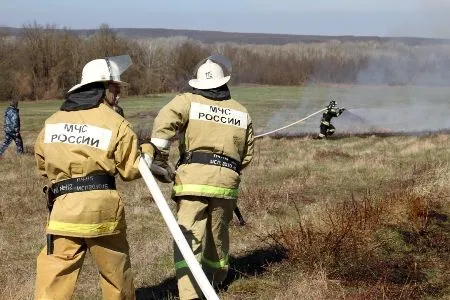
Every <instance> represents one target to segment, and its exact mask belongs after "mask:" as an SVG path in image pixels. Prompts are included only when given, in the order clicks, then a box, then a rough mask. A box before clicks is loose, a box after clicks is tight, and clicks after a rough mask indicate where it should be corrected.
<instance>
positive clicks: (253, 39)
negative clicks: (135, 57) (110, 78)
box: [0, 27, 450, 46]
mask: <svg viewBox="0 0 450 300" xmlns="http://www.w3.org/2000/svg"><path fill="white" fill-rule="evenodd" d="M111 29H112V30H113V31H115V32H116V33H117V34H118V35H119V36H124V37H130V38H137V39H147V38H162V37H174V36H185V37H188V38H191V39H193V40H198V41H201V42H203V43H207V44H212V43H218V42H230V43H238V44H271V45H284V44H289V43H321V42H326V41H329V40H339V41H342V42H345V41H352V42H355V41H366V42H367V41H377V42H400V43H404V44H406V45H409V46H417V45H436V44H450V39H436V38H420V37H378V36H353V35H342V36H321V35H294V34H269V33H240V32H222V31H208V30H183V29H164V28H111ZM61 30H63V29H61ZM69 30H70V31H72V32H74V33H75V34H77V35H79V36H90V35H92V34H94V33H95V32H96V31H97V29H69ZM21 34H22V29H21V28H16V27H0V36H20V35H21Z"/></svg>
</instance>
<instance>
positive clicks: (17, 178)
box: [0, 131, 450, 300]
mask: <svg viewBox="0 0 450 300" xmlns="http://www.w3.org/2000/svg"><path fill="white" fill-rule="evenodd" d="M36 134H37V132H35V131H30V132H28V133H27V138H26V139H25V142H26V147H27V148H28V149H32V143H33V138H34V137H35V136H36ZM449 147H450V135H448V134H446V133H444V134H436V135H427V136H420V137H415V136H397V137H383V138H381V137H375V136H372V137H365V138H363V137H351V136H350V137H345V138H339V139H335V140H327V141H317V140H312V139H311V138H308V137H305V138H298V139H270V138H264V139H261V140H258V141H257V143H256V153H255V158H254V162H253V163H252V164H251V166H250V167H249V169H248V170H245V172H244V175H243V182H242V189H241V194H240V198H239V201H238V205H239V207H240V208H241V210H242V213H243V214H244V217H245V218H246V220H247V222H248V225H247V226H245V227H239V226H237V225H233V226H232V228H231V239H232V252H231V263H232V270H231V272H230V276H229V278H228V279H227V282H226V283H225V284H224V286H223V287H222V289H221V290H220V297H221V298H222V299H280V300H281V299H283V300H284V299H355V300H356V299H358V300H359V299H448V298H449V297H450V287H449V284H448V282H450V273H449V271H448V270H449V269H450V259H449V258H450V254H449V253H450V249H449V248H450V247H449V245H450V236H449V233H450V225H449V220H448V216H449V213H450V212H449V210H450V208H449V207H450V206H449V200H450V198H449V195H450V186H449V185H448V179H449V178H450V165H449V162H450V152H449V151H448V149H449ZM14 150H15V149H14V146H12V147H10V149H8V151H7V152H6V154H5V156H4V157H3V158H2V159H1V160H0V185H1V193H0V221H1V224H2V226H1V227H0V268H1V274H0V286H1V287H2V290H1V291H0V299H13V300H15V299H31V298H32V294H33V285H34V277H35V259H36V257H37V254H38V252H39V251H40V249H41V247H42V246H43V245H44V242H45V237H44V226H45V219H46V206H45V199H44V197H43V194H42V191H41V187H42V186H43V185H44V184H45V181H43V180H41V179H39V177H38V176H37V174H36V173H35V171H34V170H35V163H34V159H33V157H32V155H30V154H27V155H24V156H20V157H19V156H16V154H15V153H14ZM175 154H176V153H173V155H172V159H175ZM118 189H119V192H120V193H121V195H122V196H123V198H124V199H125V202H126V213H127V223H128V239H129V242H130V245H131V260H132V267H133V270H134V273H135V275H136V276H135V279H136V280H135V282H136V287H137V294H138V298H140V299H176V296H177V291H176V284H175V279H174V268H173V264H172V241H171V239H170V238H169V233H168V230H167V229H166V226H165V224H164V222H163V220H162V218H161V216H160V214H159V212H158V210H157V208H156V206H155V205H154V203H153V202H152V199H151V198H150V197H149V194H148V191H147V190H146V188H145V185H144V183H143V182H142V180H137V181H134V182H131V183H123V182H119V183H118ZM163 192H164V194H165V195H166V196H168V195H169V186H168V185H163ZM171 205H173V203H171ZM74 299H101V292H100V288H99V286H98V275H97V271H96V268H95V266H94V265H93V263H92V261H91V260H90V257H89V255H88V256H87V259H86V262H85V265H84V267H83V270H82V272H81V276H80V279H79V282H78V286H77V289H76V292H75V295H74Z"/></svg>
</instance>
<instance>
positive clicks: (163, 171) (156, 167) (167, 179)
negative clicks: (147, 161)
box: [150, 150, 175, 183]
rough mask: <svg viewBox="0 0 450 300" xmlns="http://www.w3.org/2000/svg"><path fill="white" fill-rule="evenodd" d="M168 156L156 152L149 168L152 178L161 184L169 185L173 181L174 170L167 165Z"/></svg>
mask: <svg viewBox="0 0 450 300" xmlns="http://www.w3.org/2000/svg"><path fill="white" fill-rule="evenodd" d="M168 160H169V154H168V153H164V152H162V151H160V150H159V151H156V152H155V157H154V158H153V161H152V164H151V166H150V171H151V172H152V174H153V176H155V178H156V179H158V180H159V181H161V182H164V183H171V182H173V181H174V180H175V170H174V169H173V167H172V166H171V165H170V164H169V162H168Z"/></svg>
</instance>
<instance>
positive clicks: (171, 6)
mask: <svg viewBox="0 0 450 300" xmlns="http://www.w3.org/2000/svg"><path fill="white" fill-rule="evenodd" d="M34 21H36V22H37V23H38V24H42V25H46V24H50V25H56V26H57V27H68V28H72V29H94V28H98V27H99V25H100V24H102V23H106V24H108V25H109V26H110V27H113V28H114V27H116V28H117V27H122V28H124V27H125V28H167V29H193V30H210V31H225V32H252V33H280V34H302V35H333V36H336V35H357V36H414V37H433V38H450V0H313V1H312V0H303V1H302V0H226V1H211V0H210V1H208V0H165V1H163V0H160V1H152V0H127V1H117V0H114V1H112V0H110V1H104V0H77V1H65V0H39V1H37V0H0V26H11V27H22V26H23V25H25V24H28V23H32V22H34Z"/></svg>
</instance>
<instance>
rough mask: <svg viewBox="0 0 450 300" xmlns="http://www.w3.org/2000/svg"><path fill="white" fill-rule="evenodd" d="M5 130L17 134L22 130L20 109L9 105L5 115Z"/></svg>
mask: <svg viewBox="0 0 450 300" xmlns="http://www.w3.org/2000/svg"><path fill="white" fill-rule="evenodd" d="M4 117H5V118H4V125H3V126H4V130H5V133H7V134H17V133H19V132H20V116H19V109H18V108H15V107H13V106H8V107H7V108H6V110H5V116H4Z"/></svg>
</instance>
